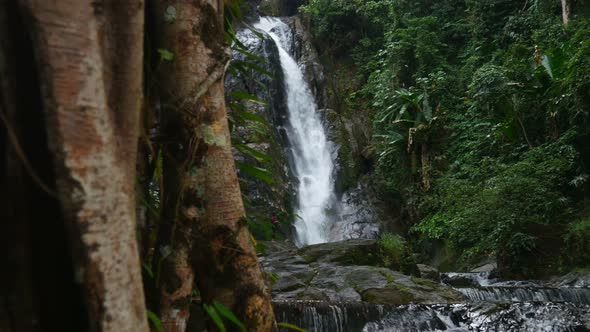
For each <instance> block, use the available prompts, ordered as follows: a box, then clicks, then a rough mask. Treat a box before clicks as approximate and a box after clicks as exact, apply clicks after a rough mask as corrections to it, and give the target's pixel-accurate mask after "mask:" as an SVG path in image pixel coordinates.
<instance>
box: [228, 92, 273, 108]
mask: <svg viewBox="0 0 590 332" xmlns="http://www.w3.org/2000/svg"><path fill="white" fill-rule="evenodd" d="M229 95H230V96H231V97H233V98H236V99H240V100H251V101H255V102H257V103H260V104H263V105H267V102H266V101H264V100H262V99H260V98H258V97H256V96H254V95H251V94H249V93H247V92H244V91H233V92H232V93H230V94H229Z"/></svg>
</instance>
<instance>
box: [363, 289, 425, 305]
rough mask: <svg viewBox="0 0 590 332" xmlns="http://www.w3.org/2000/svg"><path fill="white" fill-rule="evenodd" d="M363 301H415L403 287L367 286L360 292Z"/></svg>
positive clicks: (376, 302) (400, 303)
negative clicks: (367, 287)
mask: <svg viewBox="0 0 590 332" xmlns="http://www.w3.org/2000/svg"><path fill="white" fill-rule="evenodd" d="M361 296H362V299H363V301H366V302H370V303H375V304H389V305H402V304H409V303H412V302H415V300H416V298H415V296H414V294H412V292H411V291H409V290H406V289H404V288H403V287H396V286H393V287H387V288H369V289H366V290H365V291H364V292H363V293H362V294H361Z"/></svg>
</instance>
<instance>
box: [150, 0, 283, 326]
mask: <svg viewBox="0 0 590 332" xmlns="http://www.w3.org/2000/svg"><path fill="white" fill-rule="evenodd" d="M223 4H224V2H223V1H221V0H215V1H211V0H209V1H206V0H200V1H192V2H189V1H166V0H160V1H157V5H156V6H155V16H156V19H157V20H158V21H159V22H158V24H157V27H159V28H161V30H160V31H159V33H158V37H159V38H158V40H159V43H158V46H157V47H158V48H161V49H165V50H168V51H170V52H172V53H173V54H174V59H173V60H172V61H165V62H164V63H163V64H162V65H161V66H160V77H161V79H160V82H161V84H162V87H163V89H164V90H165V91H164V96H163V97H164V98H163V100H164V101H165V103H166V104H165V105H164V110H165V114H166V115H167V119H166V121H165V123H164V124H163V127H164V128H163V129H164V135H165V136H166V141H167V142H168V144H166V147H165V149H164V150H165V154H164V157H165V171H164V177H165V178H166V177H169V178H168V179H165V185H164V191H165V196H166V198H165V199H164V202H163V204H164V210H165V215H166V216H167V217H166V218H165V220H164V223H165V224H167V225H168V226H167V228H168V229H170V230H171V231H170V232H168V233H169V234H168V236H169V239H171V241H172V248H173V254H172V256H170V257H169V258H168V259H167V261H168V262H167V263H165V264H164V265H165V266H168V267H169V268H164V269H162V271H161V272H162V274H161V285H160V286H161V288H162V299H161V305H162V307H161V314H162V320H163V323H164V324H170V325H168V326H169V329H167V330H168V331H181V330H183V328H184V326H185V324H186V318H185V317H188V304H189V299H190V292H191V291H192V278H191V277H192V275H193V273H194V274H195V276H196V277H195V280H196V283H197V285H198V288H199V290H200V292H201V296H202V300H203V302H204V303H212V302H213V301H219V302H220V303H222V304H224V305H225V306H227V307H228V308H230V309H231V310H232V311H233V312H234V313H235V314H236V316H237V317H238V318H239V319H240V320H242V322H243V323H244V324H245V325H246V327H247V329H248V330H249V331H270V330H272V329H273V326H274V315H273V310H272V306H271V304H270V296H269V293H268V291H267V289H266V286H265V284H264V280H263V275H262V271H261V269H260V266H259V264H258V261H257V258H256V253H255V250H254V247H253V244H252V242H251V240H250V235H249V232H248V230H247V228H246V223H245V222H244V221H243V220H242V218H243V216H244V207H243V203H242V198H241V193H240V188H239V184H238V179H237V176H236V170H235V165H234V160H233V155H232V151H231V144H230V137H229V129H228V123H227V114H226V111H225V101H224V90H223V74H224V72H225V65H226V63H227V61H228V58H229V50H228V47H227V45H225V38H224V24H223V22H224V21H223V19H224V18H223ZM175 170H178V173H176V171H175ZM171 191H173V192H171ZM166 211H168V212H166ZM174 217H175V218H174ZM162 238H164V237H162ZM160 243H163V242H160ZM187 260H188V261H187ZM191 268H192V269H191ZM165 273H166V274H169V275H168V276H166V275H165ZM189 283H190V284H189ZM179 313H180V315H179ZM174 317H176V318H177V320H176V321H175V322H171V320H173V318H174ZM178 317H182V321H179V320H178Z"/></svg>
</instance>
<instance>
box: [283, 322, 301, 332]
mask: <svg viewBox="0 0 590 332" xmlns="http://www.w3.org/2000/svg"><path fill="white" fill-rule="evenodd" d="M277 325H278V326H279V327H284V328H286V329H289V330H293V331H298V332H307V330H306V329H302V328H300V327H299V326H296V325H293V324H289V323H277Z"/></svg>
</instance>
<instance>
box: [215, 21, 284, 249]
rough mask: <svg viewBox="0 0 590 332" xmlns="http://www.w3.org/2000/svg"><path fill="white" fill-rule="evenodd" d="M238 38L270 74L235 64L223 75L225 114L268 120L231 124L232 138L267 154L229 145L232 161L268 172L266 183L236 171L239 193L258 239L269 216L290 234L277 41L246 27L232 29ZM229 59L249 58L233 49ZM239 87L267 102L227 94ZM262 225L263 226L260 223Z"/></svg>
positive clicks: (238, 90) (267, 230)
mask: <svg viewBox="0 0 590 332" xmlns="http://www.w3.org/2000/svg"><path fill="white" fill-rule="evenodd" d="M238 38H239V39H240V40H241V41H242V42H243V43H244V44H245V45H246V46H247V47H248V52H250V53H252V54H254V55H256V56H258V57H260V58H262V59H264V62H262V63H257V62H256V63H255V64H256V65H257V66H260V67H261V68H262V69H263V70H265V71H266V72H268V73H270V74H271V75H272V76H270V75H268V74H265V73H263V72H260V71H258V70H253V69H249V68H248V67H241V68H242V70H244V71H246V73H244V72H242V71H233V72H231V73H228V74H227V76H226V79H225V88H226V99H227V102H228V105H229V106H230V117H231V118H233V119H237V118H239V115H238V114H237V113H239V112H244V111H245V112H248V113H252V114H255V115H257V116H260V117H262V118H263V119H265V120H266V121H267V122H268V123H270V124H271V125H270V126H269V127H268V128H267V129H268V131H267V132H264V131H262V132H261V131H260V130H259V129H258V128H259V127H260V123H254V124H253V125H252V124H250V125H243V124H240V123H236V126H235V127H234V134H233V136H234V137H235V138H237V142H234V143H241V144H244V145H246V146H247V147H248V148H252V149H255V150H258V151H260V152H262V153H264V154H266V155H268V156H269V157H270V159H271V160H270V161H268V162H265V163H264V164H261V163H259V161H257V160H256V159H255V158H254V157H252V156H250V155H248V154H247V153H243V152H240V151H239V150H234V156H235V158H236V160H237V161H238V162H244V163H247V164H250V165H253V166H259V167H264V168H266V169H268V170H269V171H270V172H271V176H272V178H273V180H274V184H268V183H266V182H263V181H261V180H259V179H256V178H255V177H252V176H249V175H248V174H245V173H240V178H241V179H242V181H241V189H242V192H243V193H244V194H245V196H246V198H247V201H246V206H247V210H248V214H249V215H250V216H251V217H253V219H254V220H257V223H255V224H254V225H251V226H252V227H251V230H252V231H253V232H254V233H255V235H256V237H258V238H269V237H270V236H273V235H271V234H270V227H269V226H268V225H270V221H271V218H272V216H275V217H277V218H278V221H279V222H280V225H281V226H280V233H281V234H282V235H284V236H285V237H291V232H292V228H291V225H290V217H289V216H288V214H287V211H290V210H291V208H290V206H291V204H292V201H293V193H294V184H293V182H292V179H293V177H292V175H291V174H290V171H289V168H288V167H287V166H286V165H287V164H288V160H287V159H288V154H287V153H286V150H285V149H286V147H287V146H288V140H287V137H286V134H285V132H284V130H283V127H284V124H285V123H286V122H287V119H288V114H287V105H286V95H285V89H284V79H283V71H282V68H281V63H280V58H279V53H278V49H277V46H276V45H275V43H274V42H273V41H272V40H271V39H270V37H267V38H266V39H261V38H259V37H258V36H256V34H254V33H253V32H252V31H250V30H248V29H243V30H241V31H239V32H238ZM233 61H234V62H236V63H237V64H238V65H239V64H241V63H243V62H249V63H252V62H253V61H252V60H251V59H248V58H247V56H246V55H244V54H242V53H240V52H234V54H233ZM241 92H245V93H248V94H250V95H253V96H256V97H257V98H258V99H260V100H264V101H266V102H267V104H266V105H265V104H263V103H258V102H253V101H249V100H240V99H238V98H234V97H232V95H233V94H235V93H241ZM265 225H266V226H265Z"/></svg>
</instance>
